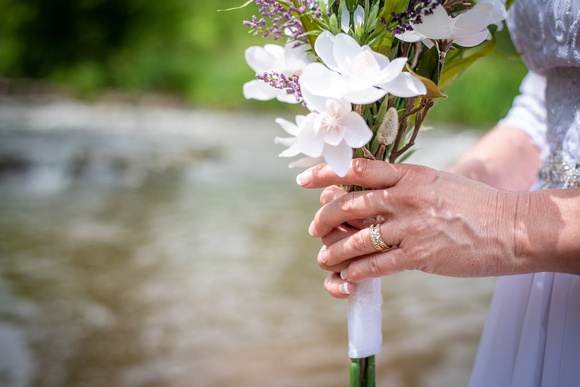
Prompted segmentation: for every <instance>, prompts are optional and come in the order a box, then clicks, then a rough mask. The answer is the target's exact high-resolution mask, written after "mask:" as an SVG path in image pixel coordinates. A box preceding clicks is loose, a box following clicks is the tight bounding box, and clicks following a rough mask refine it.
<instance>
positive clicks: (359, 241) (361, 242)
mask: <svg viewBox="0 0 580 387" xmlns="http://www.w3.org/2000/svg"><path fill="white" fill-rule="evenodd" d="M367 246H368V244H367V238H365V236H364V235H363V233H362V232H360V231H359V232H357V233H356V234H353V236H352V237H351V238H350V247H351V248H352V249H353V250H354V251H361V252H364V251H366V250H367Z"/></svg>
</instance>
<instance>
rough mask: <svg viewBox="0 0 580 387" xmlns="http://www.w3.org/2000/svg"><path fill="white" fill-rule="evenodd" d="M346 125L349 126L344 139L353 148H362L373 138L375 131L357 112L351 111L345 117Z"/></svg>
mask: <svg viewBox="0 0 580 387" xmlns="http://www.w3.org/2000/svg"><path fill="white" fill-rule="evenodd" d="M344 126H345V127H346V128H347V129H346V133H345V135H344V141H345V143H346V144H347V145H348V146H349V147H351V148H360V147H361V146H363V145H366V144H368V143H369V141H370V140H371V138H373V131H372V130H370V128H369V127H368V125H367V123H366V122H365V120H364V119H363V118H362V117H361V115H360V114H358V113H356V112H350V113H349V114H348V115H347V116H346V117H345V118H344Z"/></svg>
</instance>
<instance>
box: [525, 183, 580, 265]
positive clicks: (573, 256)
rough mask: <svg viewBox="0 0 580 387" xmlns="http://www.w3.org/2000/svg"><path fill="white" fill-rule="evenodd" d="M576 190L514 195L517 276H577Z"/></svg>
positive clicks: (578, 213)
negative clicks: (571, 274) (537, 273)
mask: <svg viewBox="0 0 580 387" xmlns="http://www.w3.org/2000/svg"><path fill="white" fill-rule="evenodd" d="M579 193H580V190H574V189H567V190H555V189H549V190H542V191H535V192H529V193H520V194H517V196H518V202H517V208H516V212H515V217H514V256H515V258H516V259H517V262H518V263H519V265H518V266H519V268H518V269H519V270H518V272H520V273H532V272H544V271H546V272H562V273H573V274H580V243H579V240H580V239H579V238H578V235H580V225H579V222H578V221H577V219H579V217H580V205H578V197H579V196H580V195H579Z"/></svg>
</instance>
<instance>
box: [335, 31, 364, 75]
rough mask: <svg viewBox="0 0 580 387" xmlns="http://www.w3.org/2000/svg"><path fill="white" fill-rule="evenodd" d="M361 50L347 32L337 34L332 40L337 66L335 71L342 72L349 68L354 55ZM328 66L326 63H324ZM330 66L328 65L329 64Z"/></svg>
mask: <svg viewBox="0 0 580 387" xmlns="http://www.w3.org/2000/svg"><path fill="white" fill-rule="evenodd" d="M361 52H362V47H361V46H359V44H358V43H357V42H356V40H354V38H352V37H350V36H348V35H347V34H338V35H336V37H335V40H334V48H333V55H334V59H335V61H336V64H337V66H338V68H337V69H336V71H338V72H340V73H341V74H344V72H346V71H348V69H350V67H351V64H352V63H353V62H354V60H355V57H356V56H357V55H358V54H360V53H361ZM326 65H327V66H328V64H326ZM329 67H330V66H329Z"/></svg>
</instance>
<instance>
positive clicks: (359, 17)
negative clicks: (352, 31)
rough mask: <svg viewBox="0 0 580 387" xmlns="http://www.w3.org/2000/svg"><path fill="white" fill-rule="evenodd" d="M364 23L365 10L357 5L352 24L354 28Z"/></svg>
mask: <svg viewBox="0 0 580 387" xmlns="http://www.w3.org/2000/svg"><path fill="white" fill-rule="evenodd" d="M345 4H346V3H345ZM364 22H365V10H364V8H363V7H361V6H360V5H358V6H357V7H356V10H355V11H354V15H353V24H354V26H355V27H358V26H362V25H363V23H364Z"/></svg>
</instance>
